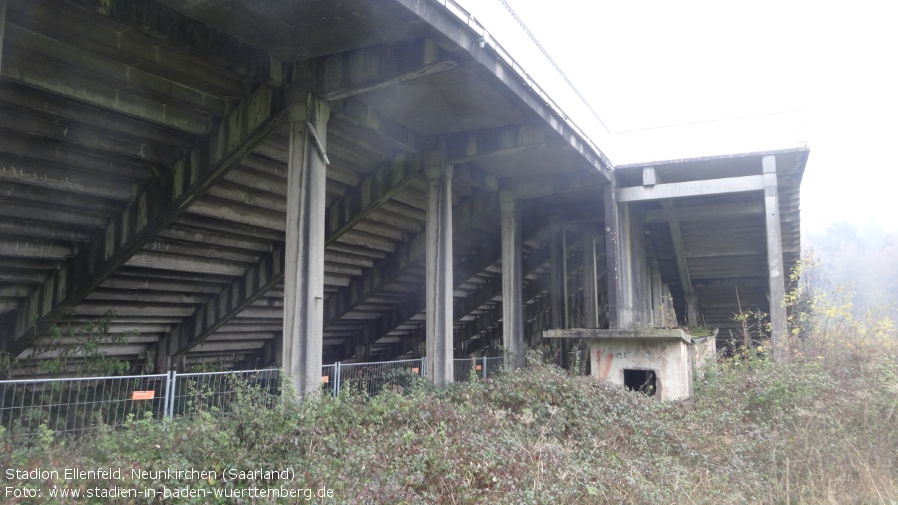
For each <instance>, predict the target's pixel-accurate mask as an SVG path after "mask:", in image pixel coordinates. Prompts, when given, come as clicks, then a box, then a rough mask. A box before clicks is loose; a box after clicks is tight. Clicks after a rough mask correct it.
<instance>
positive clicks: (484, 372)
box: [481, 356, 486, 379]
mask: <svg viewBox="0 0 898 505" xmlns="http://www.w3.org/2000/svg"><path fill="white" fill-rule="evenodd" d="M481 359H482V360H483V366H482V367H481V368H483V378H484V379H486V356H484V357H483V358H481Z"/></svg>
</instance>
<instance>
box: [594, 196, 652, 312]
mask: <svg viewBox="0 0 898 505" xmlns="http://www.w3.org/2000/svg"><path fill="white" fill-rule="evenodd" d="M639 212H640V211H639V209H638V208H634V207H633V206H632V204H628V203H621V202H618V191H617V185H616V183H615V182H613V181H612V183H611V184H609V185H608V186H606V188H605V251H606V253H605V254H606V260H607V262H608V309H609V322H610V326H611V328H613V329H622V330H629V329H633V328H635V327H636V326H637V325H649V324H651V322H652V313H651V294H650V287H651V282H650V279H649V273H648V264H647V262H646V257H645V237H644V236H643V233H642V221H641V218H640V214H639Z"/></svg>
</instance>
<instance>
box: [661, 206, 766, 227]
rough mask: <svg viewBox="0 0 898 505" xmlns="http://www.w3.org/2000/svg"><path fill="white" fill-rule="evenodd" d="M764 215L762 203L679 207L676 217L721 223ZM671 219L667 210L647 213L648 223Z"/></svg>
mask: <svg viewBox="0 0 898 505" xmlns="http://www.w3.org/2000/svg"><path fill="white" fill-rule="evenodd" d="M763 213H764V204H763V203H762V202H739V203H728V204H718V205H703V206H701V207H684V206H677V214H676V217H677V218H679V219H680V221H690V222H692V221H719V220H724V219H732V218H740V217H745V216H760V215H761V214H763ZM670 218H671V215H670V213H669V212H668V211H667V210H664V209H662V210H647V211H646V212H645V219H644V221H645V222H646V223H660V222H667V221H669V220H670Z"/></svg>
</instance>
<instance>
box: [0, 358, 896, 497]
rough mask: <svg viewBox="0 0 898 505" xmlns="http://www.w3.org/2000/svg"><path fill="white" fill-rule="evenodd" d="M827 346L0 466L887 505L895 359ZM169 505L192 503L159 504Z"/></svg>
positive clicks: (401, 402) (558, 380)
mask: <svg viewBox="0 0 898 505" xmlns="http://www.w3.org/2000/svg"><path fill="white" fill-rule="evenodd" d="M836 351H838V352H834V353H828V352H824V351H821V350H820V349H815V353H814V354H813V355H812V356H811V357H809V358H798V359H795V360H793V361H792V362H790V363H788V364H783V365H774V364H772V363H770V362H767V361H765V360H759V359H752V360H748V361H738V362H737V361H733V362H729V363H726V364H722V365H721V366H719V367H718V368H717V369H716V370H714V371H712V372H713V373H712V374H709V377H708V378H707V379H706V380H705V381H703V382H702V383H701V384H700V385H699V387H698V390H697V392H696V394H695V396H694V397H693V398H691V399H689V400H688V401H684V402H677V403H673V402H669V403H662V402H658V401H655V400H653V399H651V398H647V397H644V396H642V395H640V394H636V393H629V392H626V391H624V390H622V389H620V388H617V387H614V386H611V385H608V384H606V383H601V382H597V381H595V380H592V379H590V378H587V377H573V376H570V375H569V374H567V373H565V372H563V371H560V370H558V369H556V368H554V367H549V366H541V365H536V366H533V367H531V368H529V369H527V370H525V371H520V372H517V373H513V374H508V375H505V376H502V377H499V378H497V379H494V380H490V381H487V382H480V381H476V382H473V383H467V384H459V385H456V386H455V387H453V388H451V389H450V390H448V391H440V392H436V391H431V390H428V389H427V388H426V387H423V386H421V387H415V388H409V389H406V390H405V391H402V392H399V391H394V392H387V393H384V394H381V395H379V396H377V397H375V398H372V399H364V398H361V397H357V396H346V397H343V398H340V399H336V400H335V399H332V398H322V399H319V400H315V401H307V402H306V403H305V404H304V405H303V406H302V407H300V408H295V407H286V408H285V407H282V406H279V407H278V408H274V409H270V408H266V407H265V404H267V403H271V402H272V401H274V402H277V400H273V399H271V398H265V397H264V396H262V395H259V394H257V393H252V392H245V394H244V396H245V398H244V399H243V400H242V401H241V402H240V406H239V408H238V410H237V412H236V413H235V415H234V416H233V417H232V418H231V419H229V420H218V419H216V416H214V415H211V414H209V415H202V416H199V417H197V418H196V419H193V420H191V421H187V420H182V421H181V422H179V423H178V424H177V429H168V430H165V431H163V430H162V429H161V423H159V422H156V421H138V422H134V423H133V424H132V425H131V426H130V428H129V429H128V430H127V431H124V432H119V433H110V434H104V435H101V436H98V437H97V438H96V439H94V440H92V441H91V443H90V444H88V445H86V446H83V447H82V448H79V449H77V450H76V449H73V448H72V449H70V448H65V447H58V446H53V445H52V444H45V447H43V448H40V449H39V450H36V449H32V450H28V451H24V450H12V448H6V450H4V451H2V456H0V466H2V467H3V468H35V467H39V468H45V469H47V468H65V467H71V466H73V465H76V464H77V465H79V466H82V467H85V468H90V467H96V466H112V467H122V468H126V469H127V468H131V467H142V468H147V469H165V468H181V469H186V468H195V469H216V470H219V471H220V470H222V469H224V468H228V467H237V468H258V467H262V468H265V469H283V468H286V467H288V466H289V467H292V468H294V469H295V470H296V471H297V473H298V479H297V482H296V483H295V485H297V486H300V487H302V486H303V485H307V486H309V487H313V488H320V487H322V486H327V487H328V488H332V489H334V496H335V497H336V500H330V501H329V500H321V501H319V502H320V503H509V504H511V503H652V504H657V503H714V504H718V503H786V497H787V489H788V495H789V499H790V501H791V503H799V502H800V503H885V504H889V505H891V504H893V503H896V502H898V412H896V410H898V409H896V403H898V360H896V356H895V354H894V353H892V354H889V352H882V351H877V352H860V351H858V350H857V349H855V350H850V349H849V350H848V351H847V352H846V351H844V350H841V349H837V350H836ZM893 351H894V350H892V351H890V352H893ZM787 473H788V479H787ZM3 479H4V476H2V475H0V481H2V482H0V485H2V486H5V485H7V484H8V483H7V482H6V481H3ZM32 484H33V485H34V486H35V487H42V488H46V487H47V486H48V485H49V484H51V483H48V482H33V483H32ZM78 484H80V485H81V486H82V487H87V486H93V485H99V486H108V485H109V483H102V482H94V483H87V482H81V483H78ZM121 484H124V485H129V484H131V483H130V482H125V483H120V485H121ZM141 484H142V485H145V486H146V485H155V486H158V487H161V486H162V485H167V486H169V487H173V486H176V485H178V484H179V483H177V482H171V481H160V482H156V483H152V482H142V483H141ZM181 484H182V485H183V483H181ZM249 484H250V483H248V482H240V483H233V482H232V483H223V482H221V481H216V482H207V481H200V482H192V483H191V485H192V486H194V487H196V488H200V487H204V488H213V487H221V486H237V487H246V486H247V485H249ZM266 486H268V485H266ZM268 487H271V486H268ZM47 501H49V500H47ZM178 502H180V503H186V502H189V500H174V501H172V500H169V501H168V503H178ZM195 502H196V503H212V502H213V500H210V499H209V498H206V499H197V500H195ZM249 502H251V500H247V503H249ZM256 502H259V503H264V502H266V501H264V500H261V501H258V500H257V501H256ZM285 502H286V501H285ZM311 502H312V503H314V502H316V501H315V500H312V501H311ZM13 503H14V501H13ZM222 503H225V501H222Z"/></svg>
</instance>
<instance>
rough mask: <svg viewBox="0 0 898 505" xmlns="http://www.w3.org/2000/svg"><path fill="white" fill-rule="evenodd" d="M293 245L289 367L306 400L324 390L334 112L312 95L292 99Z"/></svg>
mask: <svg viewBox="0 0 898 505" xmlns="http://www.w3.org/2000/svg"><path fill="white" fill-rule="evenodd" d="M287 114H288V117H289V119H290V154H289V160H288V167H287V243H286V247H285V249H286V263H285V265H284V341H283V356H282V359H283V367H284V370H285V371H286V373H287V375H288V376H289V377H290V378H291V380H292V381H293V385H294V387H295V388H296V391H297V393H299V394H300V395H304V394H308V393H312V392H315V391H317V390H318V388H319V385H320V384H321V354H322V345H323V344H322V342H323V334H324V212H325V180H326V175H327V170H326V162H325V159H326V156H325V153H324V152H323V151H324V149H326V146H327V121H328V118H329V116H330V109H329V107H328V105H327V103H326V102H324V101H321V100H318V99H316V98H315V97H314V96H313V95H312V94H311V93H310V92H309V91H308V90H306V89H302V88H299V87H292V88H290V89H289V90H288V93H287Z"/></svg>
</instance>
